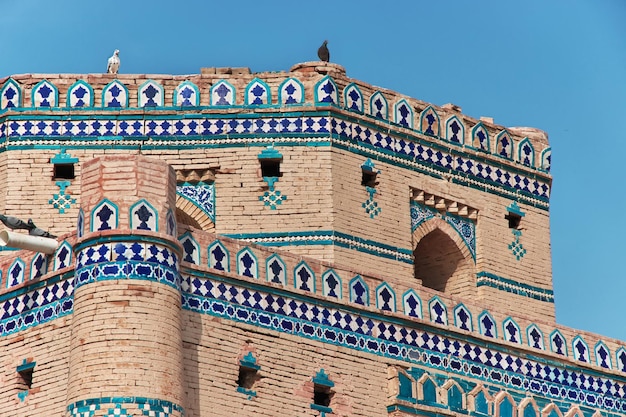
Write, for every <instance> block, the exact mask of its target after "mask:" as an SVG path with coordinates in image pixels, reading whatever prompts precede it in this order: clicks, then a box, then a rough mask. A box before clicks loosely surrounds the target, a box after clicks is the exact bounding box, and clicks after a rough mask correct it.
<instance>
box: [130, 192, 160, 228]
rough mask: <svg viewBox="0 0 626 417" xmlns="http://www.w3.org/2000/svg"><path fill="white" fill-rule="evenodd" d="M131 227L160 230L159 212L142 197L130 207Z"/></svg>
mask: <svg viewBox="0 0 626 417" xmlns="http://www.w3.org/2000/svg"><path fill="white" fill-rule="evenodd" d="M129 217H130V229H131V230H149V231H152V232H158V231H159V212H158V211H157V210H156V209H155V208H154V207H153V206H152V204H150V203H149V202H148V200H146V199H144V198H142V199H141V200H139V201H137V202H136V203H135V204H133V205H132V206H131V207H130V210H129Z"/></svg>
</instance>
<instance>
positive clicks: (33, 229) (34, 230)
mask: <svg viewBox="0 0 626 417" xmlns="http://www.w3.org/2000/svg"><path fill="white" fill-rule="evenodd" d="M28 226H29V230H28V234H29V235H31V236H41V237H49V238H51V239H56V238H57V237H56V236H55V235H51V234H50V233H49V232H46V231H45V230H43V229H40V228H38V227H37V226H35V223H33V220H32V219H28Z"/></svg>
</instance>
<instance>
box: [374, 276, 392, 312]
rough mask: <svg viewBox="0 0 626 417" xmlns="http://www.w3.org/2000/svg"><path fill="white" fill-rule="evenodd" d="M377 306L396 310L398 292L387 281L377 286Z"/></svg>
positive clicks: (387, 309) (382, 308)
mask: <svg viewBox="0 0 626 417" xmlns="http://www.w3.org/2000/svg"><path fill="white" fill-rule="evenodd" d="M376 308H379V309H381V310H385V311H393V312H395V311H396V293H395V291H394V290H393V289H392V288H391V286H390V285H389V284H387V283H386V282H383V283H382V284H380V285H379V286H378V287H376Z"/></svg>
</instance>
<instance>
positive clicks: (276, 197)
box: [259, 177, 287, 210]
mask: <svg viewBox="0 0 626 417" xmlns="http://www.w3.org/2000/svg"><path fill="white" fill-rule="evenodd" d="M263 180H264V181H265V182H267V185H268V189H267V191H265V192H263V195H260V196H259V201H262V202H263V205H264V206H265V207H269V208H270V210H276V208H277V207H278V206H280V205H281V204H282V203H283V201H285V200H287V196H286V195H284V194H283V193H282V192H280V191H279V190H277V189H276V188H275V187H274V184H275V183H276V182H277V181H278V177H263Z"/></svg>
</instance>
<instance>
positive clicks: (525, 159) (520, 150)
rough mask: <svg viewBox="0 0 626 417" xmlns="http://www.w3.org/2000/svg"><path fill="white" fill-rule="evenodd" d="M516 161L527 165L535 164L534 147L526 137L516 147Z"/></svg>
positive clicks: (532, 165)
mask: <svg viewBox="0 0 626 417" xmlns="http://www.w3.org/2000/svg"><path fill="white" fill-rule="evenodd" d="M517 160H518V162H520V163H522V164H523V165H526V166H528V167H534V166H535V148H534V147H533V144H532V142H531V141H530V139H528V138H524V139H522V141H521V142H520V143H519V145H518V147H517Z"/></svg>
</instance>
